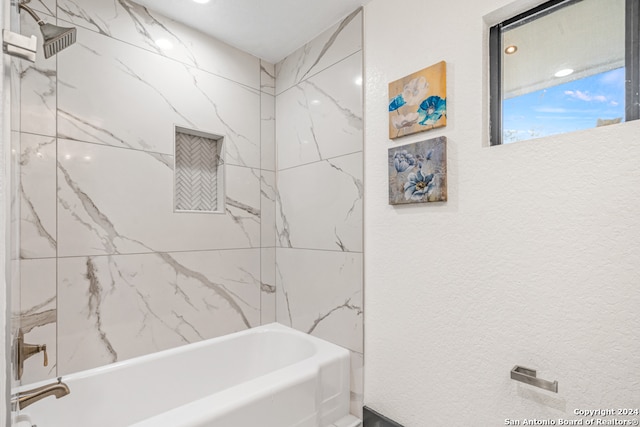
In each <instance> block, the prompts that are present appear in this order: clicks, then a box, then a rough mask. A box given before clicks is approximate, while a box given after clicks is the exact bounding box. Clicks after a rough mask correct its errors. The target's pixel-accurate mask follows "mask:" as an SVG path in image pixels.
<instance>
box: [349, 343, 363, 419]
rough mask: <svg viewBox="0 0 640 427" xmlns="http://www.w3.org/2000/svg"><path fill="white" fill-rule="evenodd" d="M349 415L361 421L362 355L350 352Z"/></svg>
mask: <svg viewBox="0 0 640 427" xmlns="http://www.w3.org/2000/svg"><path fill="white" fill-rule="evenodd" d="M350 380H351V408H350V410H351V414H353V415H355V416H356V417H358V418H360V419H362V415H363V414H362V407H363V406H364V355H363V354H362V353H357V352H355V351H352V352H351V371H350Z"/></svg>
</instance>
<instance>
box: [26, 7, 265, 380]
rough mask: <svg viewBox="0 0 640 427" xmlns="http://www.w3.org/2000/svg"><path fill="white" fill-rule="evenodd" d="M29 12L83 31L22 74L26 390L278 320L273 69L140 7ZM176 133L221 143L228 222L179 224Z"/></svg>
mask: <svg viewBox="0 0 640 427" xmlns="http://www.w3.org/2000/svg"><path fill="white" fill-rule="evenodd" d="M31 5H32V6H33V7H34V9H36V10H37V11H38V13H39V14H41V15H42V18H43V19H44V20H45V21H47V22H56V20H57V23H58V24H59V25H63V26H72V25H73V26H77V28H78V33H77V42H76V44H74V45H72V46H70V47H68V48H67V49H65V50H63V51H62V52H60V53H59V54H58V55H56V56H55V57H53V58H50V59H44V57H43V55H42V53H41V51H39V53H38V58H37V61H36V63H35V64H30V63H26V62H17V65H16V75H19V76H20V77H19V79H18V80H19V81H20V89H19V91H20V96H21V98H22V102H21V108H20V114H19V115H18V117H19V120H18V121H17V124H16V126H15V128H14V130H16V132H15V134H16V138H15V142H14V147H15V148H16V151H17V154H18V155H19V158H18V159H17V160H18V161H19V176H20V185H19V191H18V192H17V193H18V196H19V203H18V204H19V208H20V214H19V221H18V222H19V226H20V229H21V233H20V239H19V240H20V247H19V253H20V266H19V268H16V269H14V270H16V271H19V272H20V274H19V275H17V276H16V279H15V281H16V282H19V283H20V291H21V292H20V293H21V295H20V297H19V303H15V304H14V305H17V306H19V308H20V312H19V315H20V318H21V326H22V328H23V330H24V332H25V340H26V341H27V342H30V343H39V344H47V348H48V355H49V362H50V363H49V366H47V367H44V366H42V357H41V356H40V355H38V356H34V357H32V358H30V359H29V360H27V361H26V364H25V374H24V377H23V382H24V383H30V382H34V381H39V380H43V379H46V378H52V377H55V376H58V375H63V374H69V373H71V372H76V371H79V370H83V369H88V368H93V367H96V366H100V365H104V364H108V363H112V362H115V361H118V360H124V359H127V358H131V357H134V356H138V355H143V354H147V353H151V352H155V351H158V350H162V349H166V348H170V347H174V346H178V345H182V344H185V343H189V342H194V341H199V340H202V339H205V338H210V337H214V336H219V335H224V334H227V333H231V332H235V331H238V330H242V329H246V328H249V327H252V326H257V325H259V324H261V323H266V322H272V321H275V316H276V310H275V302H276V293H275V285H276V283H275V241H276V238H275V236H276V229H275V210H276V208H275V203H276V191H275V186H276V178H275V174H276V169H275V92H274V89H275V67H274V65H273V64H269V63H266V62H263V61H260V60H259V59H257V58H255V57H253V56H251V55H249V54H246V53H244V52H241V51H238V50H236V49H235V48H232V47H230V46H227V45H225V44H223V43H221V42H219V41H217V40H214V39H212V38H210V37H208V36H205V35H203V34H201V33H199V32H197V31H194V30H192V29H190V28H188V27H185V26H183V25H181V24H179V23H177V22H174V21H171V20H169V19H166V18H164V17H162V16H159V15H156V14H154V13H153V12H150V11H148V10H147V9H145V8H142V7H140V6H138V5H137V4H135V3H133V2H131V1H129V0H123V1H119V2H112V1H109V0H83V1H82V2H77V1H71V0H69V1H68V0H58V1H57V2H56V1H53V0H34V1H32V3H31ZM21 32H22V33H23V34H28V35H30V34H35V35H36V36H37V37H40V31H39V30H38V28H37V24H36V23H35V22H34V21H33V20H32V19H31V18H30V17H29V16H28V15H27V14H22V16H21ZM160 39H163V41H164V42H163V43H157V41H158V40H160ZM159 44H160V45H162V47H159V46H158V45H159ZM169 45H172V47H168V46H169ZM174 126H182V127H185V128H189V129H195V130H200V131H205V132H209V133H213V134H220V135H224V136H225V141H224V144H225V159H224V161H225V168H226V171H225V172H226V184H227V185H226V212H225V213H224V214H209V213H174V212H173V168H174V146H173V144H174V141H173V139H174Z"/></svg>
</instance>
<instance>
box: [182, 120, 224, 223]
mask: <svg viewBox="0 0 640 427" xmlns="http://www.w3.org/2000/svg"><path fill="white" fill-rule="evenodd" d="M223 143H224V138H223V137H222V136H220V135H215V134H210V133H205V132H201V131H197V130H192V129H187V128H183V127H179V126H176V128H175V154H176V155H175V175H174V176H175V183H174V210H175V211H176V212H210V213H224V211H225V209H224V161H223V159H224V156H223V145H224V144H223Z"/></svg>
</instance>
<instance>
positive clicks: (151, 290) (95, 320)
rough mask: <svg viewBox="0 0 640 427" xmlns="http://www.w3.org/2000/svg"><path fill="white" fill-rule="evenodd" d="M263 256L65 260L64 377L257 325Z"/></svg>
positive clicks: (231, 253)
mask: <svg viewBox="0 0 640 427" xmlns="http://www.w3.org/2000/svg"><path fill="white" fill-rule="evenodd" d="M259 251H260V250H259V249H248V250H226V251H202V252H181V253H156V254H142V255H115V256H99V257H78V258H60V259H59V260H58V281H59V293H58V307H59V311H58V312H59V319H58V328H59V337H58V341H59V355H58V360H59V373H60V374H69V373H71V372H77V371H81V370H84V369H88V368H93V367H96V366H101V365H105V364H109V363H113V362H115V361H119V360H124V359H129V358H131V357H135V356H139V355H143V354H148V353H153V352H156V351H159V350H163V349H166V348H171V347H175V346H179V345H183V344H187V343H191V342H196V341H200V340H203V339H207V338H212V337H216V336H220V335H225V334H228V333H232V332H236V331H239V330H243V329H247V328H250V327H253V326H257V325H258V324H259V323H260V312H259V310H260V281H259V280H260V279H259V278H260V261H259V256H260V255H259V254H260V252H259Z"/></svg>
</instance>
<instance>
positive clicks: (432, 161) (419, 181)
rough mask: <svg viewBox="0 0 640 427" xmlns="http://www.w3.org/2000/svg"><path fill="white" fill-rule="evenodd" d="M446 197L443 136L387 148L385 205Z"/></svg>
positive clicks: (429, 200) (444, 143)
mask: <svg viewBox="0 0 640 427" xmlns="http://www.w3.org/2000/svg"><path fill="white" fill-rule="evenodd" d="M446 200H447V138H446V137H444V136H441V137H438V138H433V139H428V140H426V141H420V142H415V143H413V144H408V145H403V146H399V147H394V148H390V149H389V204H391V205H398V204H408V203H424V202H444V201H446Z"/></svg>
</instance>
